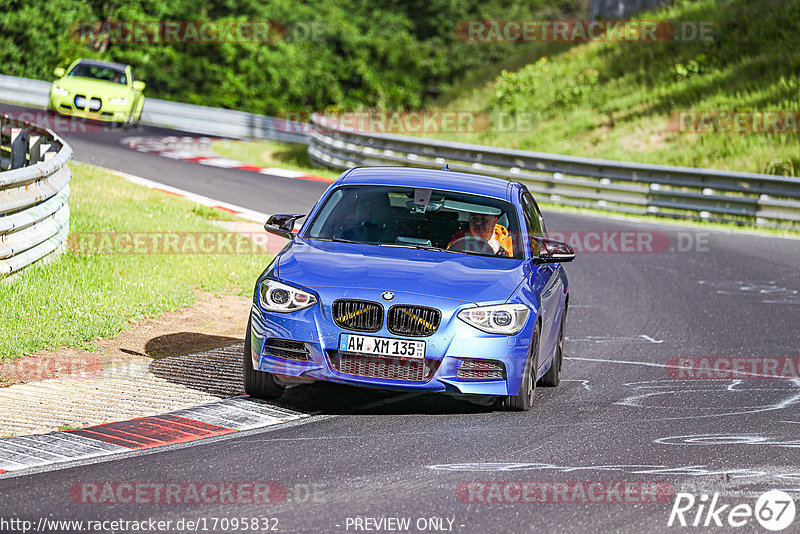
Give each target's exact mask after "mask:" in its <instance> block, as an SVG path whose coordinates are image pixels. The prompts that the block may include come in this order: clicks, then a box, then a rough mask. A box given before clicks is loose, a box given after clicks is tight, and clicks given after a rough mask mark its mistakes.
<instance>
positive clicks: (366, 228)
mask: <svg viewBox="0 0 800 534" xmlns="http://www.w3.org/2000/svg"><path fill="white" fill-rule="evenodd" d="M519 235H520V234H519V221H518V218H517V216H516V211H515V209H514V206H513V205H512V204H510V203H509V202H506V201H503V200H499V199H495V198H489V197H483V196H478V195H470V194H464V193H454V192H450V191H439V190H436V189H433V190H431V189H419V188H417V189H415V188H411V187H392V186H374V185H359V186H342V187H339V188H337V189H336V190H334V191H333V192H332V193H331V194H330V195H329V197H328V198H327V200H326V201H325V204H324V205H323V206H322V208H321V209H320V210H319V211H318V212H317V214H316V216H315V217H314V219H313V220H312V221H311V223H310V225H309V227H308V230H307V231H306V233H305V235H304V237H305V238H307V239H324V240H332V241H349V242H354V243H364V244H372V245H382V246H398V247H409V248H426V249H427V248H431V249H441V250H445V251H449V252H452V253H458V254H477V255H482V256H498V257H506V258H516V259H522V258H523V252H522V247H521V246H520V239H519Z"/></svg>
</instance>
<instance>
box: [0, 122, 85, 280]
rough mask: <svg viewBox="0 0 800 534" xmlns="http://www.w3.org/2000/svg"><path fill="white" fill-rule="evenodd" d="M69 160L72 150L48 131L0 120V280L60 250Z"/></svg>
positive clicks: (64, 228) (66, 218)
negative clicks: (0, 277) (1, 277)
mask: <svg viewBox="0 0 800 534" xmlns="http://www.w3.org/2000/svg"><path fill="white" fill-rule="evenodd" d="M70 158H72V149H71V148H70V146H69V145H68V144H66V143H65V142H64V141H63V140H62V139H61V138H60V137H58V136H57V135H56V134H54V133H53V132H52V131H50V130H47V129H45V128H41V127H39V126H35V125H32V124H29V123H27V122H23V121H20V120H16V119H13V118H10V117H7V116H3V117H0V171H2V172H0V276H5V275H8V274H11V273H15V272H17V271H19V270H20V269H22V268H24V267H26V266H28V265H30V264H31V263H33V262H35V261H38V260H41V259H42V258H45V257H48V256H51V257H52V256H55V255H57V254H58V253H60V251H62V250H63V248H64V246H65V244H66V241H67V236H68V234H69V205H68V204H67V200H68V199H69V181H70V179H71V178H72V173H71V172H70V169H69V167H68V166H67V162H68V161H69V160H70Z"/></svg>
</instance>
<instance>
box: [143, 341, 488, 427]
mask: <svg viewBox="0 0 800 534" xmlns="http://www.w3.org/2000/svg"><path fill="white" fill-rule="evenodd" d="M176 335H180V334H176ZM165 337H167V336H165ZM211 337H214V336H211ZM149 370H150V372H151V373H153V375H155V376H157V377H158V378H162V379H164V380H167V381H169V382H172V383H174V384H180V385H183V386H185V387H187V388H191V389H193V390H196V391H202V392H204V393H208V394H210V395H214V396H217V397H219V398H229V397H236V396H240V395H244V389H243V387H242V344H241V343H236V344H235V345H230V346H227V347H223V348H219V349H213V350H209V351H206V352H201V353H194V354H186V355H183V356H171V357H167V358H161V359H157V360H154V361H153V362H152V363H150V366H149ZM270 404H273V405H275V406H279V407H283V408H288V409H290V410H296V411H300V412H305V413H316V414H332V415H345V414H347V415H420V414H422V415H449V414H471V413H488V412H491V411H493V410H494V408H493V407H491V406H482V405H477V404H472V403H470V402H467V401H465V400H461V399H456V398H453V397H450V396H447V395H442V394H434V393H422V394H419V393H409V392H406V391H391V390H382V389H372V388H363V387H353V386H345V385H341V384H334V383H329V382H315V383H313V384H304V385H299V386H294V387H290V388H287V389H286V392H285V393H284V394H283V396H282V397H281V398H279V399H277V400H274V401H270Z"/></svg>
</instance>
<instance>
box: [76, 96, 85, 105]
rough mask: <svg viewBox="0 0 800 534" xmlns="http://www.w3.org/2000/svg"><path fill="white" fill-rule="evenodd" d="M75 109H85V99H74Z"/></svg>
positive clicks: (78, 97)
mask: <svg viewBox="0 0 800 534" xmlns="http://www.w3.org/2000/svg"><path fill="white" fill-rule="evenodd" d="M75 107H76V108H85V107H86V99H85V98H83V97H82V96H76V97H75Z"/></svg>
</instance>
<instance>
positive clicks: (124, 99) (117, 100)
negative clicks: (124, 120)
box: [108, 96, 128, 106]
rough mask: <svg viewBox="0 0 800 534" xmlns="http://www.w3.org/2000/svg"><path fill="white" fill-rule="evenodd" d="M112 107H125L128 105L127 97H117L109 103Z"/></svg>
mask: <svg viewBox="0 0 800 534" xmlns="http://www.w3.org/2000/svg"><path fill="white" fill-rule="evenodd" d="M108 102H109V103H110V104H111V105H112V106H124V105H125V104H127V103H128V97H127V96H115V97H114V98H112V99H110V100H109V101H108Z"/></svg>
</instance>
